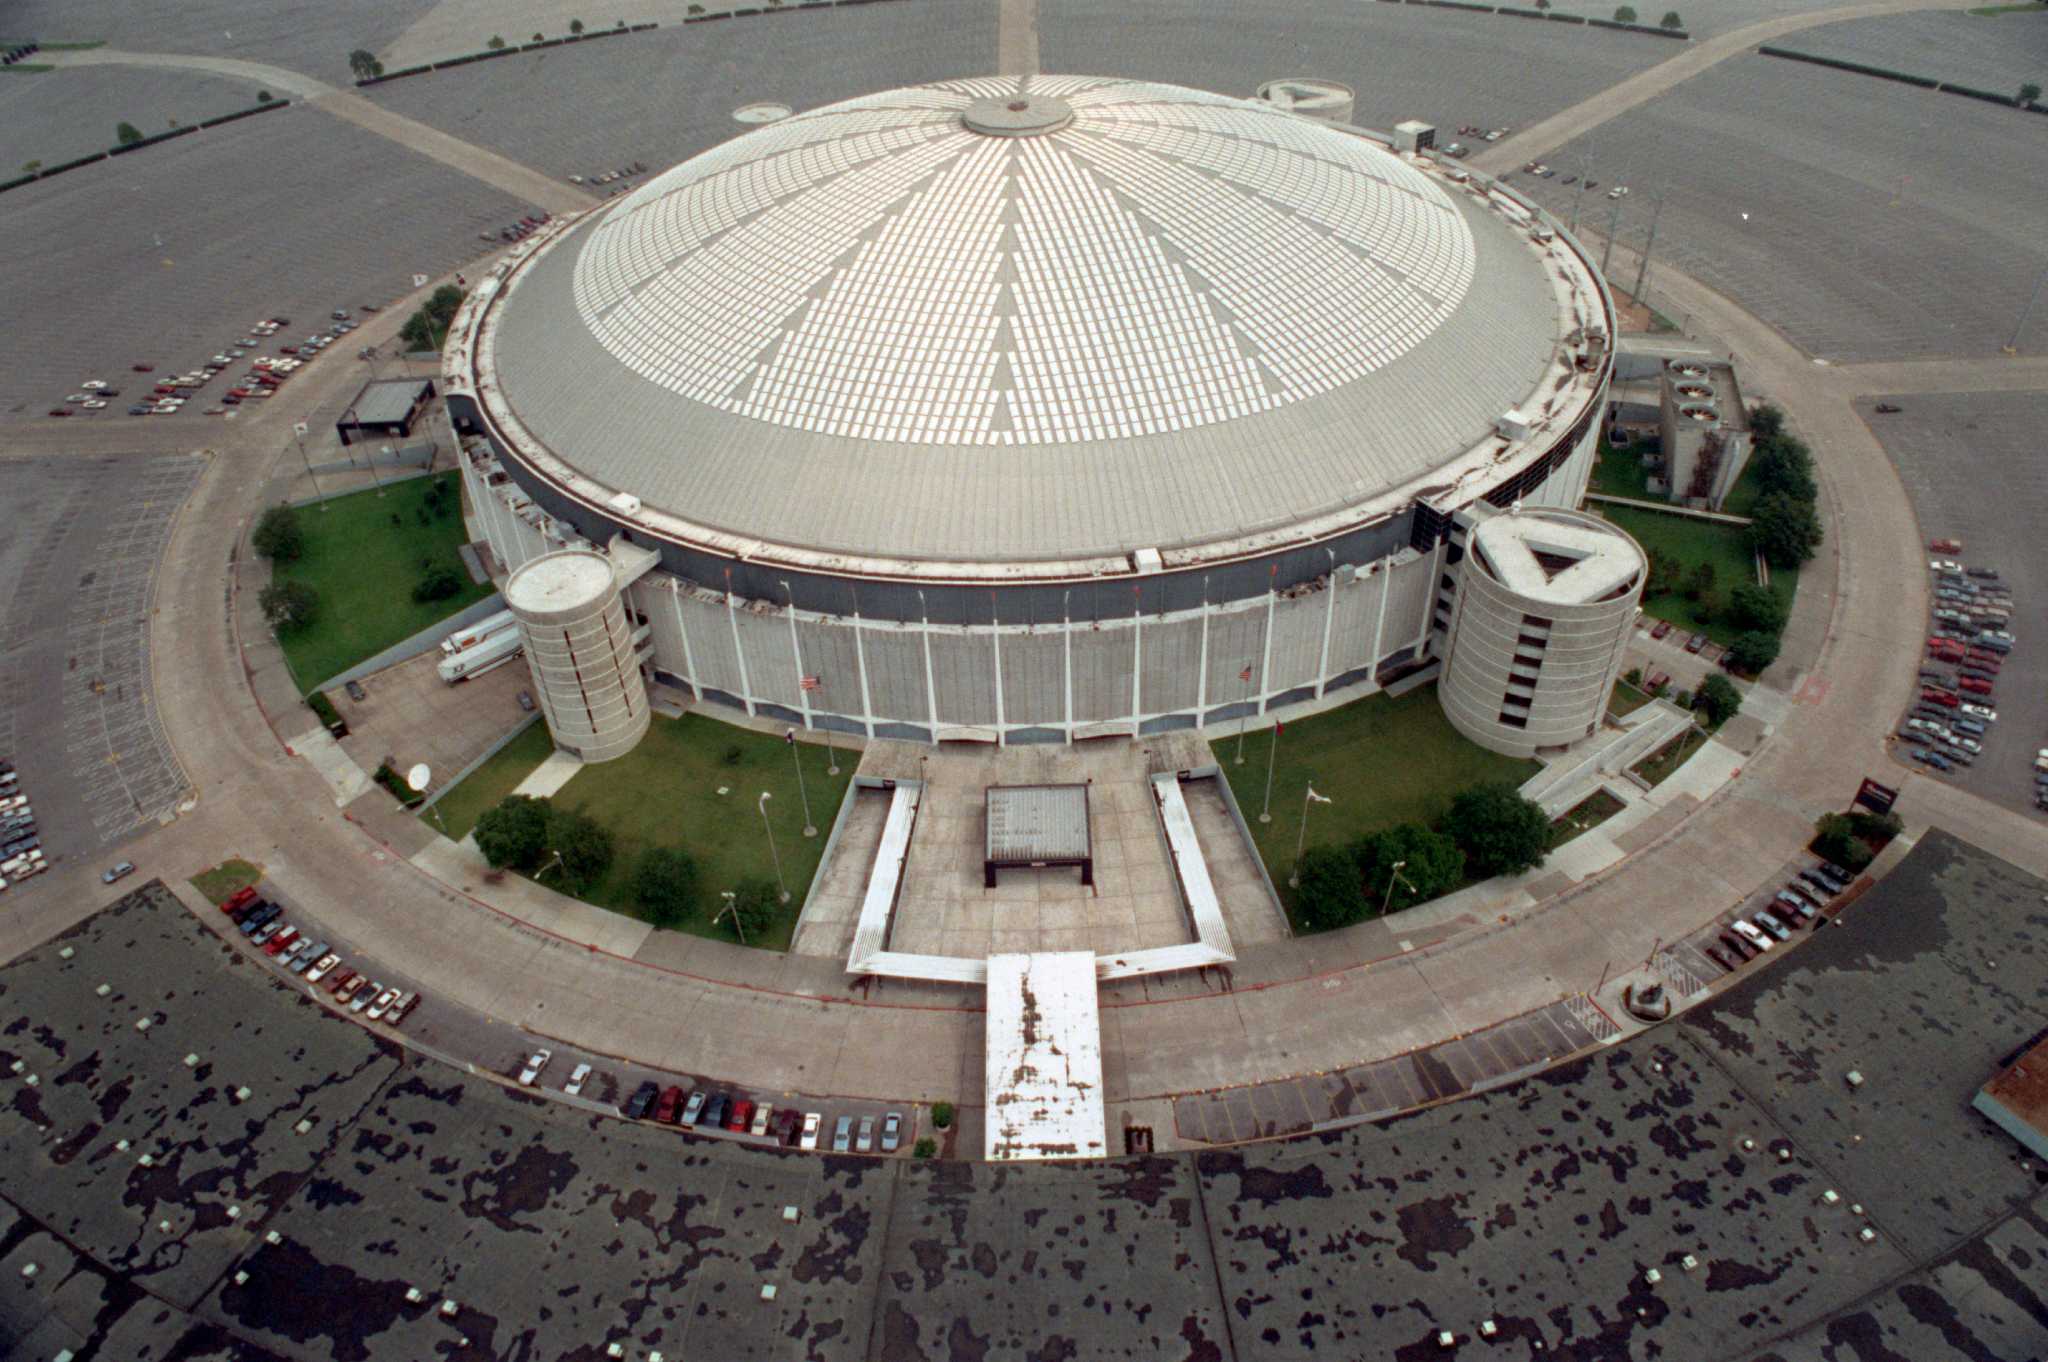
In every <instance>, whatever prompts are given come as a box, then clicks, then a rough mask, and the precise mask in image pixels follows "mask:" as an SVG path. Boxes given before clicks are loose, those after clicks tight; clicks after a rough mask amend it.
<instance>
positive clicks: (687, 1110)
mask: <svg viewBox="0 0 2048 1362" xmlns="http://www.w3.org/2000/svg"><path fill="white" fill-rule="evenodd" d="M708 1097H709V1094H708V1093H706V1092H705V1091H704V1089H702V1088H699V1089H697V1091H695V1092H693V1093H691V1094H690V1095H689V1097H688V1098H687V1099H685V1100H684V1102H683V1114H682V1115H681V1116H680V1117H679V1118H677V1120H678V1124H681V1125H686V1126H693V1125H696V1124H697V1121H698V1118H700V1117H702V1116H703V1115H704V1103H705V1101H706V1100H707V1098H708Z"/></svg>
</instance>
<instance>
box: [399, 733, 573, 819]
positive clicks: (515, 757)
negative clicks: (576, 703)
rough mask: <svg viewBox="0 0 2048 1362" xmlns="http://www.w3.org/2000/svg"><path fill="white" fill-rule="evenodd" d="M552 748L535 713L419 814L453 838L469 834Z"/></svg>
mask: <svg viewBox="0 0 2048 1362" xmlns="http://www.w3.org/2000/svg"><path fill="white" fill-rule="evenodd" d="M554 750H555V742H554V739H553V738H552V737H550V736H549V734H548V725H547V721H546V720H544V719H542V718H540V717H539V716H535V717H534V720H533V722H532V723H530V724H528V725H527V726H526V727H525V728H524V729H522V730H521V731H520V733H519V735H518V736H517V737H515V738H513V739H512V741H511V742H508V743H506V744H505V745H504V746H503V747H501V748H499V749H498V750H497V751H495V752H493V753H491V755H490V756H489V757H488V758H487V759H486V760H485V761H484V763H483V765H481V766H479V767H477V768H476V769H475V770H474V771H471V772H470V773H469V774H468V775H466V776H464V777H463V778H462V781H461V783H460V784H458V785H456V786H455V788H453V789H452V790H450V791H448V793H447V794H445V795H442V796H441V798H440V799H438V800H436V801H435V802H434V807H433V808H432V809H431V810H424V811H422V812H421V814H420V817H422V818H424V819H426V820H428V821H429V822H431V823H433V824H434V826H435V827H437V828H441V829H443V830H444V831H446V832H447V834H448V835H449V836H450V837H453V838H454V839H455V840H456V841H458V842H459V841H461V840H462V839H463V838H464V837H467V836H468V835H469V830H470V829H471V828H473V827H475V826H476V820H477V818H478V817H479V816H480V815H481V814H482V813H483V811H484V810H485V809H488V808H490V807H491V806H492V805H494V804H496V803H497V802H498V801H499V800H501V799H503V798H504V797H505V796H506V795H508V794H511V793H512V790H513V787H515V786H516V785H518V784H519V782H520V781H522V780H524V779H526V778H527V777H528V776H530V775H532V774H533V771H534V768H535V767H537V766H539V765H540V764H541V763H542V762H544V761H546V760H547V758H548V753H550V752H552V751H554Z"/></svg>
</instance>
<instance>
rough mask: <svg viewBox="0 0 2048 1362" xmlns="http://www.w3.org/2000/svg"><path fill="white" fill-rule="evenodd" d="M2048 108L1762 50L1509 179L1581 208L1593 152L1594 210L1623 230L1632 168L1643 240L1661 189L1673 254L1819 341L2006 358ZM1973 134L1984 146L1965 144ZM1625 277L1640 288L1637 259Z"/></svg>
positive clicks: (1664, 237)
mask: <svg viewBox="0 0 2048 1362" xmlns="http://www.w3.org/2000/svg"><path fill="white" fill-rule="evenodd" d="M1957 22H1962V21H1961V20H1958V21H1957ZM2039 122H2040V118H2039V115H2035V114H2027V113H2022V112H2020V111H2018V110H2012V109H2001V108H1997V107H1995V106H1992V105H1988V104H1982V103H1979V102H1977V101H1975V100H1967V99H1958V98H1955V97H1953V96H1949V95H1941V94H1936V93H1934V92H1932V91H1927V90H1919V89H1915V88H1913V87H1910V86H1904V85H1899V84H1896V83H1893V82H1890V81H1879V80H1872V79H1870V78H1868V77H1864V76H1857V75H1852V74H1849V73H1847V72H1842V71H1829V70H1826V69H1823V68H1818V67H1811V66H1805V65H1802V64H1799V63H1795V62H1786V61H1779V60H1775V59H1773V58H1769V57H1761V56H1756V55H1753V54H1750V55H1742V56H1736V57H1731V58H1730V59H1729V60H1727V61H1726V62H1724V63H1722V64H1721V65H1719V66H1716V67H1714V68H1713V69H1711V70H1708V71H1706V72H1705V73H1703V74H1701V75H1699V76H1697V77H1695V78H1694V79H1692V80H1689V81H1687V82H1685V83H1684V84H1681V85H1679V86H1677V87H1676V88H1675V89H1673V90H1672V91H1670V92H1669V93H1668V94H1664V95H1662V96H1661V97H1659V98H1656V99H1653V100H1651V101H1650V102H1649V103H1647V104H1645V105H1643V106H1642V107H1640V108H1638V109H1636V110H1634V111H1632V112H1630V113H1628V114H1626V115H1624V116H1622V117H1619V118H1616V119H1614V120H1613V121H1610V122H1607V123H1604V124H1602V125H1601V126H1599V127H1597V128H1595V129H1593V130H1592V131H1590V132H1588V133H1586V134H1585V135H1584V136H1582V137H1579V138H1577V139H1575V140H1574V141H1572V142H1570V143H1567V144H1566V145H1563V146H1559V147H1557V148H1555V149H1554V150H1551V151H1549V152H1548V153H1547V154H1545V155H1544V156H1543V157H1542V159H1543V160H1544V161H1545V162H1546V163H1548V164H1549V165H1551V166H1552V167H1554V168H1555V169H1556V170H1557V171H1558V172H1559V173H1558V175H1557V176H1556V177H1555V178H1553V179H1536V178H1534V177H1531V176H1529V175H1527V174H1523V173H1519V172H1517V173H1514V174H1512V175H1511V176H1510V183H1512V184H1514V185H1516V186H1517V187H1518V188H1521V189H1522V190H1524V191H1525V192H1529V193H1531V194H1532V195H1533V196H1534V197H1535V198H1536V199H1537V200H1538V201H1539V202H1541V203H1542V204H1543V205H1544V206H1545V207H1547V208H1549V209H1551V210H1552V211H1554V212H1558V213H1560V214H1561V215H1563V216H1565V217H1567V218H1569V217H1570V215H1571V213H1572V209H1573V204H1574V200H1575V197H1576V195H1577V189H1576V187H1575V186H1570V185H1566V184H1565V183H1564V180H1565V178H1566V177H1567V176H1570V175H1578V174H1583V173H1585V170H1586V167H1587V164H1588V157H1589V156H1590V158H1591V160H1590V164H1591V168H1592V176H1593V178H1594V179H1596V180H1597V181H1599V187H1598V188H1597V189H1596V190H1595V191H1594V192H1593V193H1591V194H1588V195H1586V196H1585V199H1584V202H1583V204H1582V206H1581V207H1580V210H1579V211H1580V222H1581V226H1582V228H1584V229H1585V230H1586V231H1587V232H1588V234H1589V235H1591V236H1593V237H1596V238H1598V237H1602V236H1604V234H1605V233H1606V231H1607V226H1608V222H1609V220H1610V213H1611V212H1612V210H1614V208H1615V206H1616V205H1615V202H1614V201H1611V200H1609V199H1608V198H1607V197H1606V196H1607V193H1608V190H1609V189H1610V188H1611V187H1613V186H1616V185H1626V186H1628V187H1629V189H1630V191H1631V192H1630V194H1629V196H1628V197H1627V198H1626V199H1624V200H1621V201H1620V215H1619V226H1618V227H1617V229H1616V235H1617V240H1618V243H1619V244H1621V245H1626V246H1632V247H1633V246H1640V245H1641V244H1642V243H1643V241H1644V240H1645V238H1646V235H1647V233H1648V230H1649V226H1650V220H1651V216H1652V212H1653V200H1654V199H1655V197H1656V196H1658V195H1662V196H1663V197H1664V208H1663V217H1662V219H1661V221H1660V222H1659V223H1658V227H1657V242H1656V257H1657V264H1658V265H1671V266H1675V267H1676V268H1677V269H1680V270H1683V271H1684V272H1685V273H1687V274H1689V275H1691V276H1692V277H1694V278H1696V279H1698V280H1699V281H1700V282H1702V283H1704V284H1706V285H1708V286H1709V287H1711V288H1714V289H1716V290H1718V291H1720V292H1722V293H1724V294H1726V295H1727V296H1728V297H1730V298H1733V299H1735V300H1737V301H1738V302H1740V303H1741V304H1742V305H1743V306H1745V307H1747V308H1748V309H1749V310H1751V311H1752V312H1753V313H1755V314H1756V315H1757V316H1759V317H1761V318H1763V319H1764V320H1765V321H1767V322H1769V323H1770V324H1771V325H1773V326H1774V327H1776V328H1777V329H1778V330H1780V331H1781V332H1783V333H1784V335H1785V336H1787V337H1788V338H1789V339H1790V340H1791V341H1792V343H1793V344H1794V345H1796V346H1798V347H1799V348H1801V349H1802V350H1805V351H1806V352H1807V353H1809V354H1811V355H1813V356H1815V357H1817V358H1822V359H1826V360H1830V361H1835V362H1843V363H1850V362H1857V361H1864V360H1881V359H1905V358H1921V357H1943V358H1946V357H1965V356H1972V357H1988V356H1995V355H1996V354H1997V353H1998V350H1999V347H2000V346H2001V345H2002V344H2004V343H2005V341H2006V339H2007V338H2008V336H2009V335H2010V334H2011V331H2012V327H2013V323H2014V322H2015V321H2016V320H2017V319H2018V316H2019V306H2020V303H2021V302H2023V301H2024V297H2023V296H2017V297H2016V296H2015V295H2023V294H2024V289H2025V286H2026V283H2027V282H2028V281H2031V279H2032V278H2033V276H2034V275H2035V274H2036V273H2037V272H2038V271H2040V270H2041V269H2042V268H2043V267H2044V266H2048V246H2044V244H2043V241H2042V238H2041V234H2040V232H2039V231H2038V230H2037V226H2038V223H2037V218H2038V216H2039V215H2038V213H2036V212H2035V211H2034V210H2033V208H2032V206H2031V205H2030V204H2029V203H2028V201H2027V198H2026V196H2025V195H2016V194H2014V192H2013V188H2014V186H2015V185H2020V184H2038V183H2041V182H2043V181H2044V180H2048V138H2043V137H2041V136H2039V135H2037V134H2039V133H2040V132H2041V131H2042V129H2040V128H2039V127H2037V126H2036V125H2037V124H2038V123H2039ZM1958 146H1968V147H1969V148H1971V151H1970V154H1969V155H1966V156H1961V155H1955V154H1952V153H1953V148H1955V147H1958ZM1507 151H1508V154H1511V155H1514V156H1515V157H1516V159H1515V160H1514V162H1513V163H1512V164H1514V165H1520V164H1521V163H1522V160H1523V158H1522V157H1521V156H1520V154H1519V153H1517V152H1515V151H1514V149H1513V147H1512V145H1511V144H1510V145H1509V146H1508V149H1507ZM1745 215H1747V216H1745ZM1596 244H1597V243H1596ZM1615 276H1616V282H1617V284H1618V285H1619V286H1620V287H1622V288H1627V287H1628V286H1629V285H1630V284H1631V283H1632V282H1633V280H1634V269H1633V259H1632V258H1630V262H1629V267H1628V269H1627V270H1625V271H1624V270H1623V269H1622V268H1620V267H1617V268H1616V270H1615ZM2031 347H2032V348H2033V349H2035V350H2038V349H2039V348H2040V341H2039V340H2038V339H2036V340H2035V341H2034V342H2032V343H2031Z"/></svg>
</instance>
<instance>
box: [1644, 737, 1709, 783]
mask: <svg viewBox="0 0 2048 1362" xmlns="http://www.w3.org/2000/svg"><path fill="white" fill-rule="evenodd" d="M1706 745H1707V740H1706V737H1705V736H1704V735H1703V734H1701V732H1700V731H1699V730H1698V729H1697V728H1688V729H1687V730H1686V731H1685V733H1684V735H1683V736H1681V737H1678V738H1674V739H1673V740H1672V741H1670V742H1668V743H1666V744H1664V746H1662V747H1660V748H1658V749H1657V751H1656V752H1655V753H1653V754H1652V755H1651V756H1650V757H1648V758H1647V759H1646V760H1643V761H1639V762H1637V763H1636V765H1635V768H1634V769H1635V773H1636V774H1637V775H1639V776H1641V777H1642V778H1643V779H1644V780H1645V781H1647V782H1649V783H1650V785H1652V786H1657V785H1662V784H1663V783H1664V781H1665V779H1666V778H1667V777H1668V776H1670V774H1671V773H1672V772H1673V771H1676V770H1677V769H1678V768H1679V767H1681V766H1683V765H1685V760H1686V758H1687V757H1690V756H1691V755H1692V754H1693V753H1695V752H1697V751H1699V750H1700V749H1701V748H1702V747H1705V746H1706Z"/></svg>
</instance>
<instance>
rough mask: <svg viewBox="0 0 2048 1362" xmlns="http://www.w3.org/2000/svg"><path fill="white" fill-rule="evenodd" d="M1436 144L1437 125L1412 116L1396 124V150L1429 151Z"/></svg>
mask: <svg viewBox="0 0 2048 1362" xmlns="http://www.w3.org/2000/svg"><path fill="white" fill-rule="evenodd" d="M1434 146H1436V125H1435V124H1434V123H1424V122H1422V121H1421V120H1420V119H1416V118H1410V119H1408V120H1406V121H1405V122H1401V123H1396V124H1395V125H1394V150H1395V151H1428V150H1430V149H1431V148H1432V147H1434Z"/></svg>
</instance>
